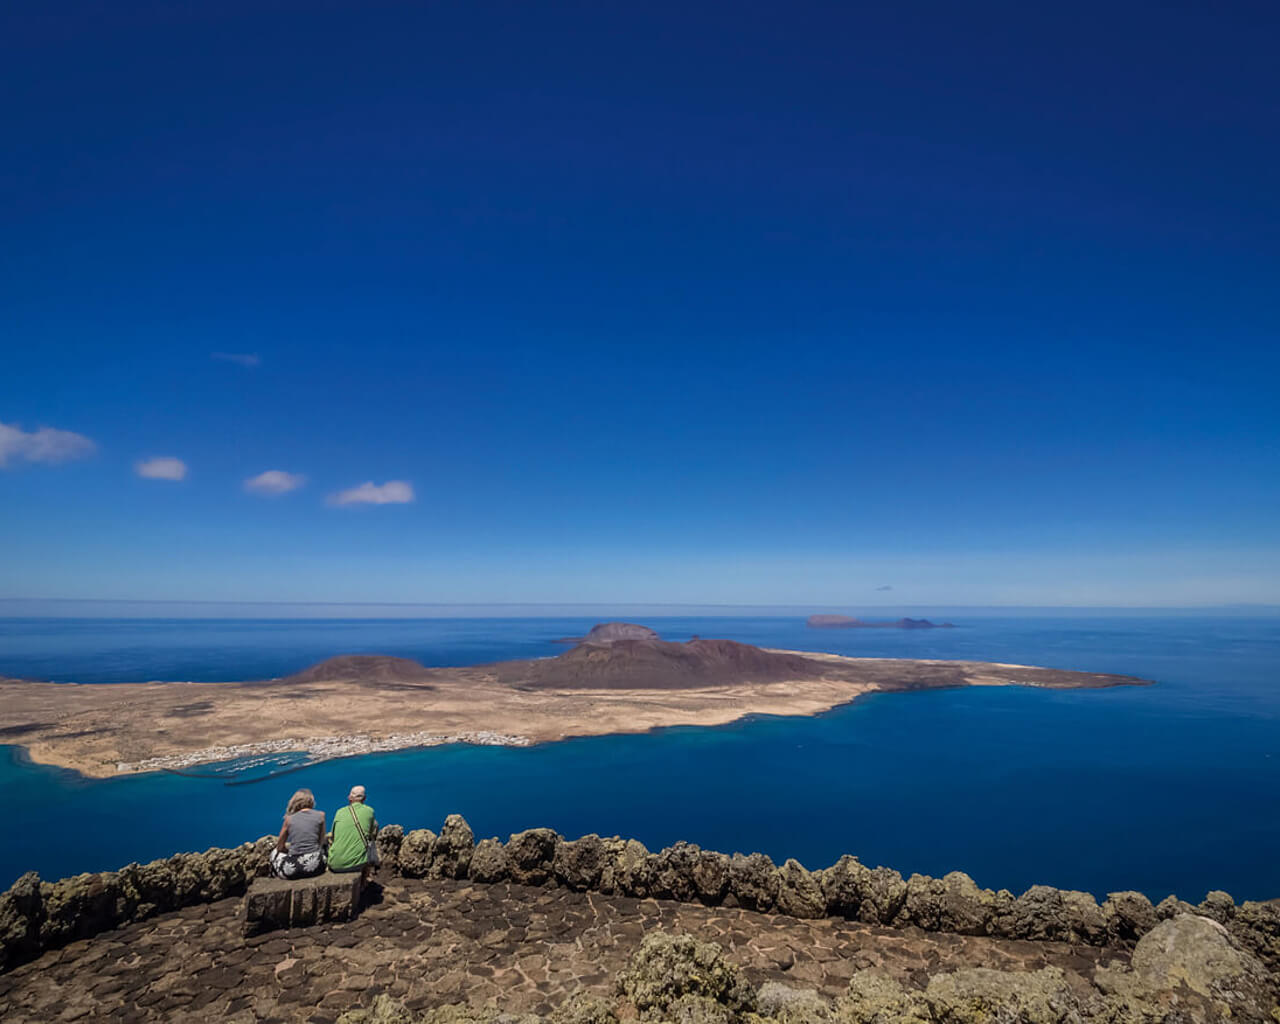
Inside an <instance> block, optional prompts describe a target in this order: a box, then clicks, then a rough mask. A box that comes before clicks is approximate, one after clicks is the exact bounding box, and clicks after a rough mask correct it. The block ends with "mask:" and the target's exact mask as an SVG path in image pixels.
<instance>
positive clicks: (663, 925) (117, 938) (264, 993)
mask: <svg viewBox="0 0 1280 1024" xmlns="http://www.w3.org/2000/svg"><path fill="white" fill-rule="evenodd" d="M273 842H274V840H273V838H272V837H263V838H262V839H260V840H258V841H257V842H255V843H245V844H243V845H242V846H240V847H237V848H235V849H232V850H209V851H207V852H206V853H203V854H178V855H176V856H174V857H171V858H168V859H166V860H159V861H153V862H152V863H150V864H146V865H139V864H132V865H129V866H127V867H125V868H123V869H121V870H120V871H116V872H105V873H101V874H90V875H80V876H76V877H75V878H70V879H64V880H62V881H60V882H53V883H49V882H44V881H41V880H40V879H39V878H38V876H36V875H35V874H34V873H29V874H27V875H24V876H23V877H22V878H21V879H19V880H18V882H17V883H15V885H14V886H13V887H12V888H11V889H10V890H9V892H7V893H5V894H3V895H0V964H2V967H0V971H3V973H0V1018H2V1019H4V1020H6V1021H9V1020H13V1021H45V1020H52V1019H59V1020H113V1021H126V1022H128V1021H153V1020H154V1021H175V1022H184V1021H203V1020H218V1021H233V1022H243V1024H248V1022H251V1021H254V1022H257V1021H269V1020H274V1021H309V1022H317V1024H319V1022H334V1021H340V1022H343V1024H420V1022H421V1024H538V1022H539V1021H544V1020H545V1021H547V1022H548V1024H614V1022H616V1021H626V1020H637V1019H638V1020H644V1021H654V1022H658V1021H669V1022H673V1024H675V1022H679V1024H769V1022H777V1024H891V1022H907V1024H978V1022H993V1024H994V1022H1010V1024H1017V1022H1026V1024H1077V1022H1078V1024H1087V1022H1106V1024H1124V1022H1129V1021H1135V1022H1143V1024H1155V1022H1162V1024H1198V1022H1206V1024H1207V1022H1210V1021H1239V1022H1248V1024H1263V1022H1271V1024H1274V1021H1275V1020H1277V1019H1280V1007H1278V1005H1277V994H1278V992H1277V978H1278V974H1277V972H1278V971H1280V902H1277V901H1272V902H1245V903H1243V904H1240V905H1237V904H1236V903H1235V902H1234V901H1233V900H1232V899H1231V897H1230V896H1229V895H1227V894H1226V893H1221V892H1215V893H1210V894H1209V895H1208V896H1206V897H1205V899H1204V900H1202V901H1201V902H1200V903H1199V904H1197V905H1192V904H1189V903H1186V902H1183V901H1182V900H1179V899H1177V898H1175V897H1172V896H1170V897H1169V898H1167V899H1165V900H1163V901H1161V902H1160V903H1159V904H1156V905H1153V904H1152V903H1151V901H1150V900H1148V899H1147V898H1146V897H1145V896H1143V895H1142V894H1140V893H1136V892H1121V893H1112V894H1110V895H1109V896H1108V897H1107V899H1106V900H1104V901H1103V902H1102V903H1101V904H1099V903H1098V902H1097V901H1096V900H1095V899H1094V897H1093V896H1091V895H1090V894H1088V893H1082V892H1070V891H1063V890H1058V889H1053V888H1050V887H1048V886H1033V887H1032V888H1031V889H1029V890H1027V891H1026V892H1025V893H1023V894H1021V895H1019V896H1015V895H1013V894H1012V893H1009V892H1007V891H1004V890H1000V891H992V890H989V889H982V888H979V887H978V886H977V885H976V884H975V883H974V882H973V881H972V880H971V879H970V878H969V877H968V876H966V875H963V874H961V873H958V872H957V873H952V874H949V875H947V876H945V877H944V878H941V879H935V878H928V877H925V876H922V875H912V876H910V877H909V878H906V879H904V878H903V877H902V876H901V875H900V874H899V873H898V872H896V871H893V870H892V869H890V868H883V867H876V868H869V867H867V866H865V865H863V864H861V863H860V862H859V861H858V860H857V859H856V858H854V857H851V856H846V857H842V858H841V859H840V860H839V861H837V862H836V863H835V864H833V865H831V866H830V867H827V868H824V869H821V870H816V871H810V870H808V869H806V868H805V867H803V866H802V865H800V864H799V863H798V862H796V861H794V860H788V861H786V862H785V863H783V864H782V865H781V866H778V865H776V864H774V862H773V861H772V860H770V858H768V857H767V856H765V855H763V854H758V853H757V854H749V855H743V854H733V855H732V856H729V855H726V854H722V853H717V852H714V851H709V850H702V849H700V848H699V847H697V846H693V845H690V844H686V843H678V844H676V845H675V846H672V847H669V848H667V849H664V850H661V851H658V852H656V853H654V852H650V851H649V850H647V849H646V848H645V847H644V846H643V845H642V844H641V843H639V842H637V841H635V840H627V839H622V838H619V837H610V838H602V837H600V836H596V835H589V836H584V837H582V838H580V839H575V840H566V839H565V838H563V837H562V836H560V835H558V834H557V833H556V832H554V831H552V830H551V829H545V828H541V829H530V830H527V831H524V832H520V833H516V834H515V835H512V836H511V837H510V838H509V839H508V840H507V841H506V842H505V843H504V842H502V841H500V840H499V839H497V838H489V839H481V840H480V841H479V842H476V839H475V836H474V834H473V832H472V830H471V828H470V827H469V825H468V824H467V822H466V821H465V820H464V819H463V818H462V817H461V816H459V815H451V816H450V817H449V818H447V819H446V821H445V823H444V826H443V828H442V829H441V830H440V831H439V833H436V832H434V831H432V830H429V829H415V830H412V831H409V832H405V831H404V830H403V829H402V828H400V827H398V826H394V825H392V826H387V827H385V828H384V829H383V830H382V832H381V834H380V836H379V839H378V845H379V850H380V852H381V854H382V858H383V868H382V870H381V872H380V876H379V881H380V884H376V885H374V886H372V887H371V889H370V890H369V891H368V894H367V897H366V902H365V906H364V907H363V909H362V910H361V912H360V913H359V915H358V916H357V917H356V918H355V919H354V920H351V921H345V922H327V923H324V924H319V925H315V926H313V927H293V928H289V929H287V930H285V931H278V932H267V933H265V934H249V935H246V933H245V925H244V916H243V911H242V903H243V900H242V899H240V897H241V895H242V894H243V893H244V892H245V891H246V889H247V888H248V887H249V885H250V883H251V882H252V881H253V879H254V878H255V877H257V876H259V875H261V874H262V873H263V871H264V865H265V859H266V853H267V851H268V849H269V848H270V846H271V845H272V843H273Z"/></svg>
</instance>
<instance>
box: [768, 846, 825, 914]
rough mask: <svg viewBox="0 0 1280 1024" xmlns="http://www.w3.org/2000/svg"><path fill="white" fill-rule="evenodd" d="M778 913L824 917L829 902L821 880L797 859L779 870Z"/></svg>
mask: <svg viewBox="0 0 1280 1024" xmlns="http://www.w3.org/2000/svg"><path fill="white" fill-rule="evenodd" d="M777 908H778V913H780V914H789V915H791V916H792V917H805V918H812V917H822V916H823V915H824V914H825V913H826V909H827V901H826V898H825V897H824V896H823V894H822V884H821V881H820V879H819V878H818V877H817V876H815V875H814V874H812V873H811V872H809V871H806V870H805V867H804V865H803V864H801V863H800V862H799V861H798V860H796V859H795V858H788V860H787V861H786V863H785V864H783V865H782V867H780V868H779V869H778V903H777Z"/></svg>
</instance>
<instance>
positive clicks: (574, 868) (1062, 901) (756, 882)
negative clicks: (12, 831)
mask: <svg viewBox="0 0 1280 1024" xmlns="http://www.w3.org/2000/svg"><path fill="white" fill-rule="evenodd" d="M274 841H275V840H274V837H271V836H264V837H263V838H262V839H259V840H257V841H256V842H254V843H245V844H243V845H241V846H239V847H236V848H235V849H231V850H223V849H212V850H208V851H206V852H205V853H182V854H177V855H176V856H173V857H169V858H167V859H164V860H156V861H152V862H151V863H149V864H130V865H128V866H127V867H124V868H121V869H120V870H119V871H107V872H102V873H99V874H84V875H77V876H75V877H73V878H66V879H63V880H61V881H59V882H44V881H41V880H40V878H39V876H38V875H37V874H36V873H35V872H28V873H27V874H25V875H23V876H22V878H20V879H18V881H17V882H15V883H14V885H13V887H12V888H11V889H10V890H9V891H8V892H7V893H5V894H3V895H0V969H4V968H8V967H11V966H13V965H15V964H18V963H22V962H25V961H27V960H30V959H32V958H34V957H36V956H38V955H39V954H40V953H41V952H43V951H44V950H47V949H53V948H56V947H58V946H61V945H63V944H65V943H67V942H70V941H72V940H73V939H78V938H87V937H89V936H92V935H96V934H98V933H99V932H103V931H106V930H109V929H111V928H115V927H118V926H120V925H123V924H127V923H130V922H133V921H140V920H144V919H146V918H148V917H151V916H153V915H155V914H158V913H163V912H165V911H169V910H176V909H179V908H181V907H186V906H191V905H193V904H198V903H206V902H212V901H214V900H221V899H226V898H228V897H231V896H239V895H242V894H243V893H244V891H245V889H246V888H247V887H248V884H249V882H250V880H251V879H252V878H253V877H255V876H256V875H259V874H264V873H265V872H266V859H267V853H268V851H269V850H270V849H271V847H272V845H273V843H274ZM378 848H379V851H380V853H381V855H382V860H383V870H384V871H390V872H392V873H393V874H400V875H404V876H405V877H409V878H454V879H471V880H473V881H476V882H484V883H490V882H502V881H511V882H517V883H520V884H523V885H553V886H565V887H567V888H570V889H574V890H577V891H591V892H599V893H603V894H606V895H621V896H631V897H637V898H642V899H643V898H654V899H669V900H680V901H685V902H700V903H705V904H710V905H717V904H723V905H728V906H740V907H744V908H746V909H749V910H756V911H761V912H764V913H776V914H786V915H790V916H792V917H800V918H817V917H824V916H833V917H843V918H848V919H852V920H858V921H863V922H867V923H871V924H881V925H888V926H890V927H897V928H901V927H908V926H915V927H917V928H921V929H924V930H927V931H948V932H958V933H960V934H966V935H989V936H993V937H998V938H1013V939H1032V940H1053V941H1063V942H1073V943H1083V944H1087V945H1093V946H1107V945H1116V946H1128V945H1132V944H1133V943H1135V942H1136V941H1137V940H1138V939H1139V938H1140V937H1141V936H1143V935H1144V934H1146V933H1147V932H1148V931H1150V930H1151V929H1153V928H1154V927H1155V926H1156V925H1157V924H1159V923H1160V922H1161V921H1164V920H1169V919H1172V918H1174V917H1175V916H1177V915H1178V914H1180V913H1188V912H1190V913H1195V914H1198V915H1201V916H1204V917H1208V918H1211V919H1212V920H1214V921H1217V922H1218V923H1220V924H1222V925H1223V926H1225V927H1226V928H1227V929H1228V931H1229V932H1230V933H1231V935H1232V936H1233V937H1234V939H1235V940H1236V941H1237V942H1238V943H1239V944H1240V945H1241V946H1242V947H1243V948H1245V949H1247V950H1249V951H1250V952H1252V953H1254V954H1255V955H1256V956H1258V957H1259V958H1260V959H1261V960H1262V961H1263V963H1264V964H1266V966H1267V968H1268V969H1269V970H1271V971H1273V972H1274V971H1280V903H1278V902H1276V901H1272V902H1267V903H1256V902H1246V903H1244V904H1242V905H1240V906H1237V905H1236V904H1235V902H1234V901H1233V900H1232V899H1231V897H1230V896H1228V895H1227V894H1226V893H1222V892H1212V893H1210V894H1209V895H1208V896H1207V897H1205V899H1204V900H1203V901H1202V902H1201V903H1200V904H1199V905H1198V906H1192V905H1191V904H1188V903H1185V902H1183V901H1182V900H1179V899H1176V898H1175V897H1173V896H1170V897H1168V898H1167V899H1165V900H1163V901H1161V902H1160V903H1159V904H1158V905H1152V903H1151V901H1150V900H1149V899H1147V897H1145V896H1144V895H1142V894H1141V893H1137V892H1118V893H1112V894H1110V895H1109V896H1108V897H1107V899H1106V900H1105V901H1104V902H1103V903H1102V904H1101V905H1099V904H1098V902H1097V901H1096V900H1095V899H1094V897H1093V896H1091V895H1090V894H1089V893H1084V892H1073V891H1069V890H1061V889H1054V888H1051V887H1049V886H1042V885H1037V886H1032V887H1031V888H1030V889H1028V890H1027V891H1026V892H1025V893H1023V894H1022V895H1020V896H1014V895H1013V894H1012V893H1011V892H1009V891H1007V890H1004V889H1001V890H999V891H992V890H990V889H980V888H979V887H978V886H977V885H976V884H975V883H974V882H973V880H972V879H971V878H969V876H968V875H965V874H962V873H960V872H952V873H951V874H949V875H946V876H945V877H944V878H929V877H927V876H924V875H912V876H911V877H909V878H907V879H903V877H902V876H901V875H900V874H899V873H898V872H897V871H894V870H892V869H890V868H883V867H877V868H868V867H866V866H865V865H863V864H862V863H860V862H859V861H858V860H857V858H855V857H851V856H844V857H841V858H840V860H838V861H837V862H836V863H835V864H833V865H831V866H830V867H828V868H824V869H822V870H819V871H809V870H807V869H806V868H804V867H803V866H802V865H801V864H800V863H799V862H798V861H795V860H787V861H786V862H785V863H784V864H783V865H782V866H781V867H779V866H777V865H775V864H774V863H773V861H772V860H770V859H769V858H768V857H767V856H765V855H764V854H760V853H753V854H747V855H744V854H740V853H735V854H734V855H733V856H729V855H727V854H723V853H717V852H714V851H711V850H702V849H700V848H699V847H697V846H694V845H692V844H689V843H677V844H676V845H675V846H671V847H668V848H667V849H664V850H661V851H659V852H657V853H651V852H649V850H647V849H646V848H645V847H644V845H643V844H641V843H639V842H637V841H636V840H634V839H621V838H618V837H612V838H601V837H600V836H597V835H589V836H583V837H582V838H580V839H574V840H566V839H564V838H563V837H562V836H560V835H558V834H557V833H555V832H554V831H552V830H551V829H546V828H535V829H529V830H527V831H524V832H518V833H516V834H515V835H513V836H511V837H510V838H509V839H508V841H507V842H506V843H503V842H501V841H500V840H498V839H497V838H492V839H482V840H480V842H478V843H477V842H476V841H475V836H474V834H473V833H472V830H471V828H470V826H469V825H468V824H467V823H466V821H465V820H464V819H463V818H462V817H461V816H460V815H456V814H454V815H450V816H449V817H448V818H447V819H446V821H445V823H444V827H443V828H442V829H441V831H440V832H439V834H437V833H435V832H433V831H431V830H430V829H415V830H413V831H411V832H408V833H405V832H404V830H403V829H402V828H401V827H400V826H399V825H388V826H385V827H384V828H383V829H382V830H381V832H380V833H379V835H378Z"/></svg>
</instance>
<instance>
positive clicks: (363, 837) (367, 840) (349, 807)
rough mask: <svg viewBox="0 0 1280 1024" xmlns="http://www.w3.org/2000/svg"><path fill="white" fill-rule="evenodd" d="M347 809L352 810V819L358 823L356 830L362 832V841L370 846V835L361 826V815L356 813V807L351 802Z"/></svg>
mask: <svg viewBox="0 0 1280 1024" xmlns="http://www.w3.org/2000/svg"><path fill="white" fill-rule="evenodd" d="M347 810H348V811H350V812H351V820H352V821H354V822H355V823H356V831H357V832H359V833H360V841H361V842H362V843H364V845H365V846H368V845H369V837H368V836H366V835H365V834H364V829H362V828H361V827H360V816H359V815H358V814H356V809H355V808H354V807H353V806H352V805H351V804H347Z"/></svg>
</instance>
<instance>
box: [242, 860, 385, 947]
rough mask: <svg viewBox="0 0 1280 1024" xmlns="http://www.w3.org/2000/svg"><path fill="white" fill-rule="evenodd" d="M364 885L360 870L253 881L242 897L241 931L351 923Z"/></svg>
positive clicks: (255, 932)
mask: <svg viewBox="0 0 1280 1024" xmlns="http://www.w3.org/2000/svg"><path fill="white" fill-rule="evenodd" d="M363 891H364V883H363V881H362V880H361V875H360V872H359V871H353V872H350V873H347V874H338V875H335V874H331V873H329V872H325V873H324V874H322V875H316V876H315V877H314V878H296V879H284V878H255V879H254V880H253V882H252V883H250V885H249V891H248V892H246V893H245V896H244V932H245V934H246V935H255V934H258V933H259V932H267V931H271V930H272V929H275V928H301V927H304V926H306V925H311V924H321V923H323V922H325V921H350V920H351V919H352V918H353V917H355V916H356V913H357V912H358V911H359V909H360V896H361V894H362V892H363Z"/></svg>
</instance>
